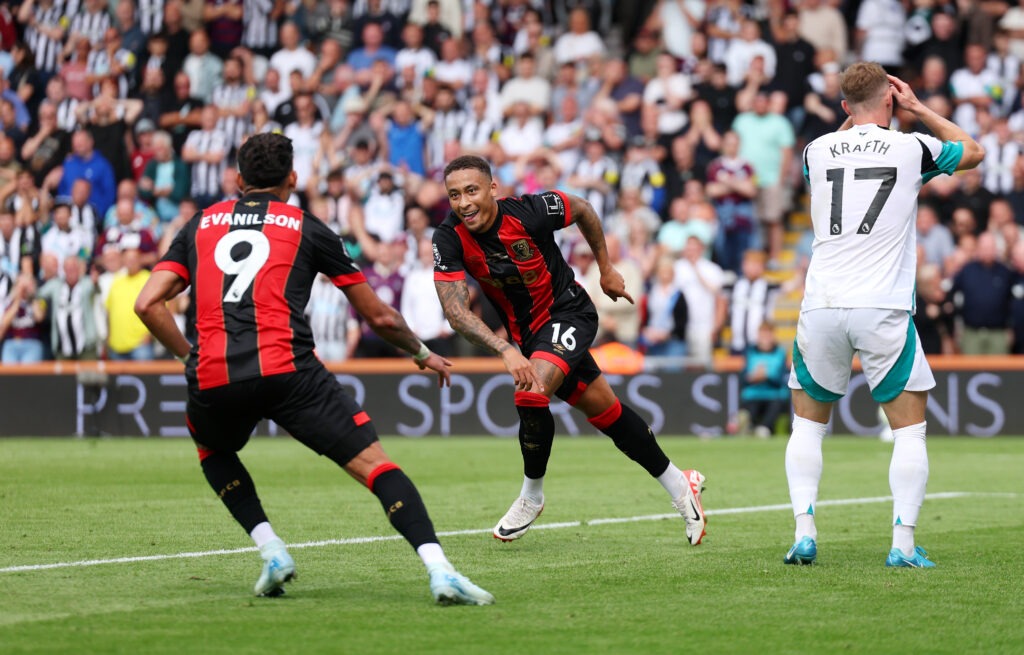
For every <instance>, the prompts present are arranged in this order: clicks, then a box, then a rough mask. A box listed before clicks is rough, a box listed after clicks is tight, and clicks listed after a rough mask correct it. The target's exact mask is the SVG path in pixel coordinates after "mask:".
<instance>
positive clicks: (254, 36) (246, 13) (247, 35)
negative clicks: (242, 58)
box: [242, 0, 278, 50]
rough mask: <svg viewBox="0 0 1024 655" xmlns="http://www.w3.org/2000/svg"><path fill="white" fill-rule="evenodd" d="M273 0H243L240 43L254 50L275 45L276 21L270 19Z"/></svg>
mask: <svg viewBox="0 0 1024 655" xmlns="http://www.w3.org/2000/svg"><path fill="white" fill-rule="evenodd" d="M273 9H274V0H243V2H242V45H244V46H246V47H247V48H252V49H254V50H260V49H265V48H273V47H275V46H276V45H277V30H278V27H277V21H274V20H271V19H270V12H271V11H273Z"/></svg>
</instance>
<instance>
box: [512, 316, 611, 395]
mask: <svg viewBox="0 0 1024 655" xmlns="http://www.w3.org/2000/svg"><path fill="white" fill-rule="evenodd" d="M596 336H597V310H595V309H593V305H591V306H590V308H589V309H583V310H573V311H567V312H560V313H552V315H551V320H550V321H548V322H547V323H545V324H544V325H543V326H542V327H541V328H540V329H539V330H537V332H536V334H534V335H533V336H532V337H531V338H530V340H529V341H527V342H526V343H524V344H523V355H525V356H526V357H528V358H530V359H543V360H546V361H548V362H551V363H552V364H554V365H555V366H557V367H558V368H560V369H562V373H564V374H565V381H564V382H562V385H561V386H560V387H558V390H557V391H556V392H555V395H556V396H558V397H559V398H561V399H562V400H564V401H565V402H567V403H569V404H570V405H575V404H576V401H577V400H579V397H580V396H581V395H582V394H583V392H584V391H585V390H586V388H587V387H588V386H589V385H590V383H591V382H593V381H594V380H596V379H597V377H598V376H599V375H601V369H600V368H598V366H597V362H595V361H594V358H593V357H592V356H591V355H590V346H591V344H593V343H594V337H596Z"/></svg>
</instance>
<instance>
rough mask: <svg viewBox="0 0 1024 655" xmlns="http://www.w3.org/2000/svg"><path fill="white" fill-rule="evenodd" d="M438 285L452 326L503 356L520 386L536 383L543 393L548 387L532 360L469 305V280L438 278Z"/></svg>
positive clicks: (527, 388) (524, 387) (445, 312)
mask: <svg viewBox="0 0 1024 655" xmlns="http://www.w3.org/2000/svg"><path fill="white" fill-rule="evenodd" d="M434 288H436V289H437V297H438V299H439V300H440V301H441V307H442V308H443V309H444V316H445V318H447V319H448V323H449V324H450V325H451V326H452V329H453V330H455V331H456V332H458V333H459V334H461V335H462V336H463V337H464V338H465V339H466V340H467V341H469V342H470V343H473V344H476V345H478V346H480V347H482V348H486V349H487V350H489V351H491V352H492V353H494V354H495V355H498V356H499V357H501V360H502V362H503V363H504V364H505V368H506V369H508V372H509V373H511V374H512V378H513V379H514V380H515V383H516V389H518V390H521V391H529V390H530V389H533V388H534V387H536V389H537V391H539V392H541V393H543V391H544V388H543V385H542V384H541V381H540V379H539V378H538V377H537V372H536V370H535V369H534V368H533V365H531V364H530V360H528V359H526V358H525V357H523V355H522V354H521V353H520V352H519V351H518V350H517V349H516V348H514V347H513V346H512V344H510V343H509V342H508V341H505V340H504V339H502V338H501V337H499V336H498V335H496V334H495V333H494V331H493V330H492V329H491V328H489V327H487V324H486V323H484V322H483V320H481V319H480V317H479V316H477V315H476V314H474V313H473V311H472V310H471V309H470V308H469V287H468V286H466V281H465V280H454V281H449V282H442V281H438V280H435V281H434Z"/></svg>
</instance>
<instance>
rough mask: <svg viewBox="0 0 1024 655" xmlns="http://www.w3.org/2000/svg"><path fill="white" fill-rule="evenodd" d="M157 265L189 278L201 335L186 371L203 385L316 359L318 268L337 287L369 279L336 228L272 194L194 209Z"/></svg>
mask: <svg viewBox="0 0 1024 655" xmlns="http://www.w3.org/2000/svg"><path fill="white" fill-rule="evenodd" d="M154 270H167V271H171V272H173V273H176V274H177V275H179V276H181V277H182V278H183V279H184V280H185V281H186V282H188V283H189V284H191V300H192V306H193V308H194V310H195V320H196V332H197V334H198V343H197V344H196V345H195V346H194V347H193V355H194V356H193V357H191V358H190V361H189V365H188V367H187V368H186V375H187V377H188V379H189V382H191V383H196V384H198V386H199V388H200V389H209V388H211V387H218V386H221V385H224V384H228V383H229V382H237V381H239V380H246V379H250V378H255V377H261V376H267V375H276V374H278V373H288V372H291V371H296V370H300V369H304V368H310V367H312V366H315V365H316V364H317V362H318V360H317V358H316V356H315V355H314V354H313V345H314V344H313V333H312V330H311V329H310V327H309V323H308V322H307V320H306V318H305V316H304V315H303V312H304V310H305V307H306V304H307V303H308V301H309V294H310V289H311V287H312V285H313V281H314V280H315V279H316V276H317V274H318V273H324V274H326V275H327V276H328V277H329V278H331V280H332V281H333V282H334V285H335V286H337V287H339V288H341V287H345V286H349V285H352V284H358V283H360V282H364V281H365V278H364V277H363V273H362V272H361V271H360V270H359V267H358V266H357V265H356V263H355V262H353V261H352V258H351V257H349V255H348V253H347V252H346V250H345V247H344V245H342V242H341V239H340V238H339V237H338V235H337V234H335V233H334V232H332V231H331V230H330V229H329V228H328V227H327V226H326V225H324V223H323V222H322V221H320V219H318V218H317V217H315V216H313V215H312V214H309V213H306V212H304V211H302V210H301V209H297V208H295V207H292V206H291V205H287V204H285V203H283V202H281V201H280V200H278V198H277V197H276V196H273V195H271V194H268V193H255V194H249V195H246V196H244V197H243V198H241V199H239V200H226V201H224V202H219V203H217V204H214V205H211V206H210V207H208V208H207V209H206V210H204V211H202V212H200V213H198V214H196V215H195V216H194V217H193V218H192V220H191V221H189V222H188V224H187V225H185V227H183V228H182V230H181V231H180V232H179V233H178V235H177V236H176V237H175V238H174V241H173V242H172V244H171V247H170V249H169V250H168V251H167V254H166V255H164V257H163V259H161V260H160V262H159V263H158V264H157V265H156V267H155V268H154Z"/></svg>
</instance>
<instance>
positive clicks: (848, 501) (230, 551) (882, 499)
mask: <svg viewBox="0 0 1024 655" xmlns="http://www.w3.org/2000/svg"><path fill="white" fill-rule="evenodd" d="M971 496H988V497H996V496H999V497H1004V498H1015V497H1017V494H1012V493H1006V494H1003V493H972V492H965V491H948V492H941V493H933V494H928V495H927V496H925V498H926V499H928V500H944V499H949V498H967V497H971ZM891 501H892V496H874V497H868V498H838V499H835V500H821V501H818V507H830V506H841V505H870V504H875V503H888V502H891ZM788 509H790V505H789V503H785V504H778V505H757V506H751V507H726V508H722V509H709V510H707V515H708V516H725V515H728V514H756V513H758V512H773V511H782V510H788ZM677 518H680V516H679V515H678V514H675V513H672V514H648V515H644V516H625V517H618V518H604V519H591V520H589V521H564V522H561V523H539V524H537V525H535V526H533V528H532V529H533V530H561V529H565V528H578V527H582V526H585V525H611V524H615V523H636V522H640V521H661V520H664V519H677ZM490 532H491V528H479V529H472V530H448V531H446V532H438V533H437V536H439V537H460V536H464V535H476V534H489V533H490ZM401 539H402V537H401V535H397V534H394V535H377V536H369V537H348V538H345V539H323V540H320V541H307V542H303V543H294V544H288V549H289V550H300V549H303V548H322V547H324V546H351V545H356V544H370V543H378V542H382V541H398V540H401ZM254 552H257V549H256V548H255V547H249V548H221V549H217V550H202V551H196V552H191V553H171V554H164V555H140V556H136V557H111V558H108V559H87V560H79V561H76V562H53V563H51V564H23V565H20V566H6V567H3V568H0V573H21V572H27V571H47V570H50V569H66V568H81V567H86V566H100V565H103V564H132V563H135V562H157V561H161V560H169V559H189V558H193V557H212V556H215V555H237V554H238V553H254Z"/></svg>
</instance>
